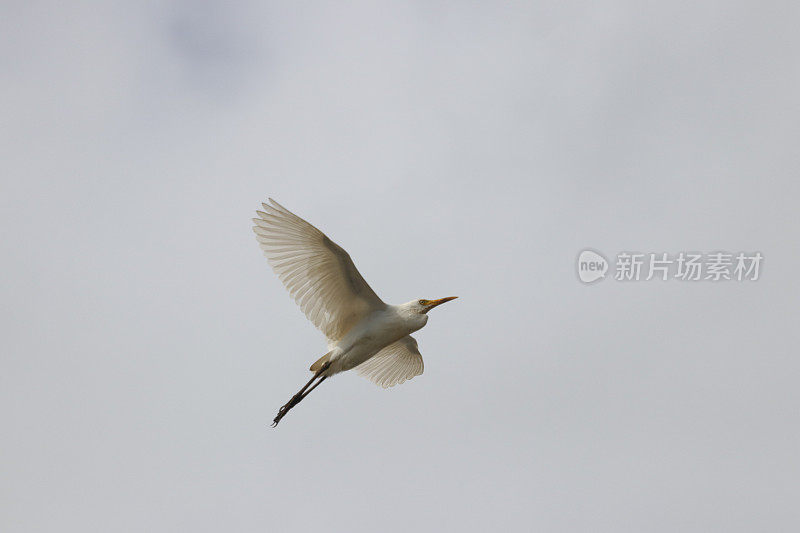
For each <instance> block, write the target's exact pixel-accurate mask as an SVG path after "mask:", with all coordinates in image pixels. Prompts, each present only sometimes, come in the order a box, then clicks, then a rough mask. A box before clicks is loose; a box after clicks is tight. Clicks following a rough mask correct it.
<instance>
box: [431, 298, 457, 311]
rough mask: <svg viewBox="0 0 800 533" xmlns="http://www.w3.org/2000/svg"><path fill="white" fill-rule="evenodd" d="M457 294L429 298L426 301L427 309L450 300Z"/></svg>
mask: <svg viewBox="0 0 800 533" xmlns="http://www.w3.org/2000/svg"><path fill="white" fill-rule="evenodd" d="M456 298H458V296H448V297H447V298H439V299H438V300H431V301H430V302H429V303H428V311H430V310H431V309H433V308H434V307H436V306H437V305H442V304H443V303H445V302H449V301H450V300H455V299H456Z"/></svg>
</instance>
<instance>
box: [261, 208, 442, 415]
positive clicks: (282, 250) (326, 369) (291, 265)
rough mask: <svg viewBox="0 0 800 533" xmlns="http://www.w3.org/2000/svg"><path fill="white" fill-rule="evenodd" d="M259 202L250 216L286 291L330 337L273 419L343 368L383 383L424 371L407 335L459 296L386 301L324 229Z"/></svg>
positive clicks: (263, 247)
mask: <svg viewBox="0 0 800 533" xmlns="http://www.w3.org/2000/svg"><path fill="white" fill-rule="evenodd" d="M262 205H263V206H264V211H258V214H259V218H254V219H253V221H254V222H255V224H256V225H255V226H254V227H253V230H254V231H255V233H256V238H257V239H258V242H259V244H260V245H261V248H262V250H263V251H264V254H265V255H266V256H267V259H268V260H269V263H270V265H271V266H272V268H273V270H274V271H275V273H276V274H277V275H278V277H279V278H280V279H281V281H282V282H283V284H284V285H285V286H286V288H287V289H288V290H289V293H290V294H291V295H292V296H293V297H294V299H295V301H296V302H297V304H298V305H299V306H300V308H301V309H302V310H303V312H304V313H305V314H306V316H307V317H308V319H309V320H311V321H312V322H313V323H314V325H315V326H317V328H319V329H320V330H321V331H322V332H323V333H324V334H325V336H326V337H327V338H328V353H326V354H325V355H323V356H322V357H320V358H319V359H318V360H317V361H316V362H315V363H314V364H313V365H311V370H312V371H313V372H314V377H312V378H311V380H309V382H308V383H307V384H306V385H305V386H304V387H303V388H302V389H301V390H300V392H298V393H297V394H295V395H294V396H293V397H292V399H291V400H289V402H288V403H287V404H286V405H284V406H283V407H281V409H280V411H279V412H278V416H276V417H275V420H274V424H275V425H277V424H278V422H279V421H280V420H281V418H283V416H284V415H285V414H286V413H287V412H288V411H289V409H291V408H292V407H294V406H295V405H297V404H298V403H299V402H300V401H301V400H302V399H303V398H305V397H306V396H307V395H308V394H309V393H310V392H311V391H312V390H313V389H314V388H316V387H317V386H318V385H319V384H320V383H322V382H323V381H325V380H326V379H327V378H329V377H331V376H333V375H335V374H338V373H340V372H345V371H347V370H351V369H356V371H357V372H358V373H359V374H361V375H364V376H366V377H368V378H369V379H371V380H372V381H374V382H375V383H377V384H378V385H381V386H382V387H384V388H385V387H391V386H393V385H396V384H398V383H402V382H404V381H405V380H407V379H411V378H413V377H414V376H418V375H420V374H422V371H423V363H422V356H421V355H420V353H419V349H418V348H417V341H416V340H415V339H414V338H413V337H411V335H410V334H411V333H413V332H415V331H417V330H418V329H420V328H422V327H423V326H424V325H425V324H426V323H427V322H428V316H427V312H428V311H430V310H431V309H433V308H434V307H436V306H438V305H440V304H442V303H444V302H448V301H450V300H453V299H455V297H454V296H451V297H449V298H441V299H439V300H412V301H410V302H407V303H404V304H400V305H388V304H386V303H384V302H383V300H381V299H380V298H379V297H378V295H377V294H375V292H374V291H373V290H372V288H371V287H370V286H369V285H368V284H367V282H366V281H364V278H363V277H361V274H360V273H359V272H358V270H357V269H356V267H355V265H354V264H353V261H352V259H350V256H349V255H348V253H347V252H345V251H344V250H343V249H342V248H341V247H340V246H338V245H337V244H336V243H334V242H333V241H331V240H330V239H329V238H328V237H327V236H325V234H323V233H322V232H321V231H319V230H318V229H317V228H315V227H314V226H312V225H311V224H309V223H308V222H306V221H305V220H303V219H302V218H300V217H298V216H297V215H295V214H294V213H292V212H290V211H289V210H288V209H286V208H284V207H282V206H281V205H280V204H278V203H277V202H275V201H274V200H272V199H270V204H266V203H265V204H262ZM315 381H316V383H314V382H315ZM312 383H314V385H313V386H311V385H312Z"/></svg>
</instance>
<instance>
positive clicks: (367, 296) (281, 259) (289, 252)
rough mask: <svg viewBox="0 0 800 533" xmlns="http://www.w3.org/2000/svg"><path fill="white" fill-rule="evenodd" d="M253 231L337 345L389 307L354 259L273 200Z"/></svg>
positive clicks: (315, 321) (298, 297) (308, 312)
mask: <svg viewBox="0 0 800 533" xmlns="http://www.w3.org/2000/svg"><path fill="white" fill-rule="evenodd" d="M269 201H270V203H269V204H266V203H264V204H262V205H263V206H264V211H258V215H259V218H254V219H253V222H255V224H256V225H255V226H254V227H253V231H255V233H256V238H257V239H258V242H259V244H260V246H261V249H262V250H263V251H264V255H266V256H267V259H268V260H269V263H270V265H271V266H272V268H273V270H274V271H275V273H276V274H277V275H278V277H279V278H280V280H281V282H283V284H284V286H286V289H287V290H288V291H289V293H290V294H291V295H292V297H293V298H294V300H295V301H296V302H297V304H298V305H299V306H300V309H302V310H303V312H304V313H305V315H306V317H308V319H309V320H310V321H311V322H312V323H313V324H314V325H315V326H316V327H317V328H319V330H320V331H322V333H324V334H325V336H326V337H328V340H329V342H334V343H335V342H336V341H338V340H340V339H341V338H342V337H344V335H345V334H346V333H347V332H348V331H349V330H350V329H351V328H352V327H353V326H354V325H355V324H357V323H358V322H359V321H361V320H362V319H363V318H364V317H366V316H367V315H368V314H369V313H370V312H372V311H375V310H380V309H383V308H385V307H386V304H385V303H384V302H383V301H382V300H381V299H380V298H379V297H378V295H377V294H375V291H373V290H372V288H371V287H370V286H369V285H368V284H367V282H366V281H364V278H363V277H361V274H360V273H359V272H358V270H357V269H356V266H355V265H354V264H353V260H352V259H350V255H349V254H348V253H347V252H346V251H345V250H344V249H342V248H341V247H340V246H338V245H337V244H336V243H334V242H333V241H331V240H330V239H329V238H328V237H326V236H325V234H324V233H322V232H321V231H320V230H318V229H317V228H315V227H314V226H312V225H311V224H309V223H308V222H306V221H305V220H303V219H302V218H300V217H298V216H297V215H295V214H294V213H292V212H291V211H289V210H288V209H286V208H285V207H283V206H281V205H280V204H279V203H278V202H276V201H275V200H273V199H271V198H270V199H269Z"/></svg>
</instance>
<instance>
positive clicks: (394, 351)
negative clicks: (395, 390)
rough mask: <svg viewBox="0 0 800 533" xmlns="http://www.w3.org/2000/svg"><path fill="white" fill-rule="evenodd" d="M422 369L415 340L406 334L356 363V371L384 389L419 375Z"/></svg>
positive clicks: (423, 367)
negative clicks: (361, 361)
mask: <svg viewBox="0 0 800 533" xmlns="http://www.w3.org/2000/svg"><path fill="white" fill-rule="evenodd" d="M424 369H425V366H424V365H423V364H422V355H420V353H419V347H418V346H417V341H416V340H415V339H414V337H412V336H411V335H406V336H405V337H403V338H402V339H400V340H399V341H396V342H393V343H392V344H390V345H389V346H387V347H386V348H384V349H383V350H381V351H380V352H378V353H376V354H375V355H373V356H372V357H370V358H369V359H367V360H366V361H364V362H363V363H361V364H360V365H358V366H357V367H356V372H358V373H359V374H360V375H362V376H364V377H365V378H368V379H370V380H372V381H373V382H374V383H375V384H376V385H380V386H381V387H383V388H384V389H385V388H387V387H393V386H395V385H397V384H398V383H402V382H404V381H405V380H407V379H411V378H413V377H414V376H419V375H420V374H422V371H423V370H424Z"/></svg>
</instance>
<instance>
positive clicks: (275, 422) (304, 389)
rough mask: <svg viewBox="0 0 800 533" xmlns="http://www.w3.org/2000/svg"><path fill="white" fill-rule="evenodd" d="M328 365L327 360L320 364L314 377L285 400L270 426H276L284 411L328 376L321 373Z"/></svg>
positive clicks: (298, 401)
mask: <svg viewBox="0 0 800 533" xmlns="http://www.w3.org/2000/svg"><path fill="white" fill-rule="evenodd" d="M330 366H331V363H330V361H329V362H327V363H325V364H324V365H322V368H320V369H319V370H318V371H317V373H316V374H314V377H312V378H311V379H310V380H308V383H306V384H305V385H303V388H302V389H300V391H299V392H298V393H297V394H295V395H294V396H292V398H291V399H290V400H289V401H288V402H286V405H284V406H282V407H281V408H280V409H279V410H278V414H277V416H276V417H275V419H274V420H273V421H272V427H275V426H277V425H278V422H280V421H281V418H283V417H284V416H286V413H288V412H289V410H290V409H291V408H292V407H294V406H295V405H297V404H298V403H300V402H301V401H302V400H303V398H305V397H306V396H308V394H309V393H310V392H311V391H312V390H314V389H316V388H317V386H318V385H319V384H320V383H322V382H323V381H325V380H326V379H327V377H328V376H323V375H322V373H323V372H325V371H326V370H328V367H330ZM320 376H321V379H320V380H319V381H317V382H316V383H314V380H315V379H317V378H320ZM312 383H314V386H313V387H311V388H310V389H309V388H308V387H309V386H310V385H311V384H312ZM306 389H308V390H306Z"/></svg>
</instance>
